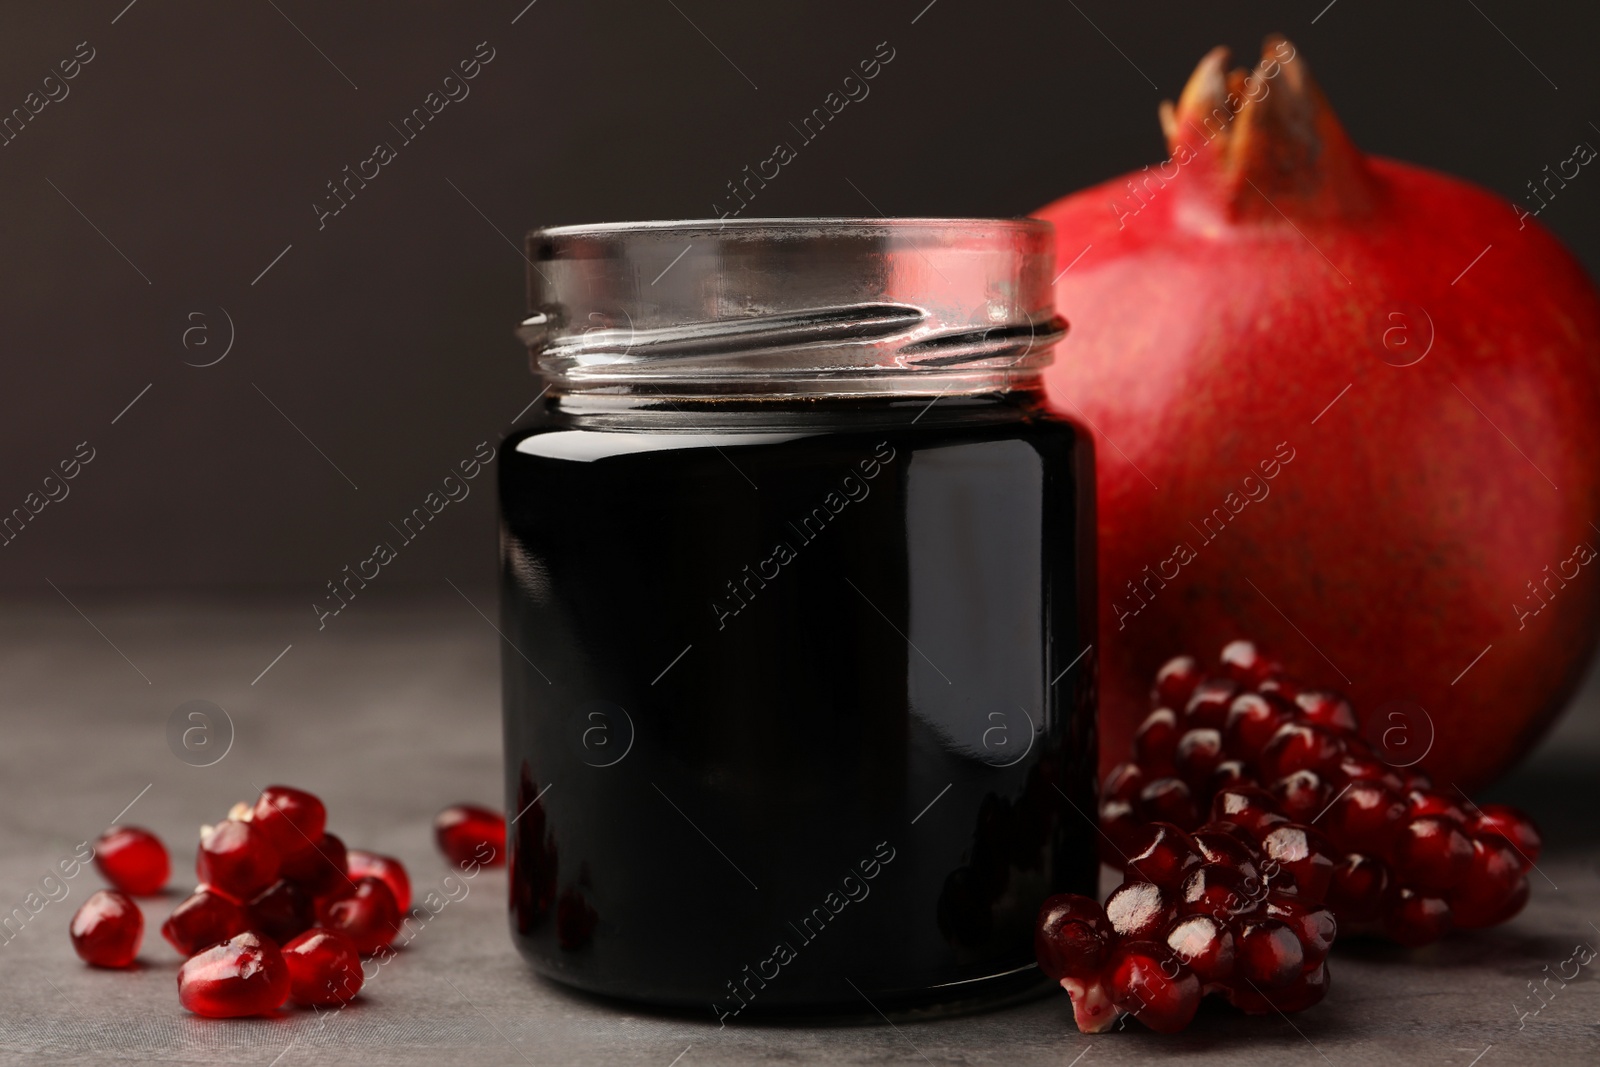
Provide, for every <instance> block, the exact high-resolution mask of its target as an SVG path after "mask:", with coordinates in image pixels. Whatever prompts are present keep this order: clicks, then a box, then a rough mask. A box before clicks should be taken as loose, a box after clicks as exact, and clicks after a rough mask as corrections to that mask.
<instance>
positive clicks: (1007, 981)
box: [529, 960, 1058, 1026]
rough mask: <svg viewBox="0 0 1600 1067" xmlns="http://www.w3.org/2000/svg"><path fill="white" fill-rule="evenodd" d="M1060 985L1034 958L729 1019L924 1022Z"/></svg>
mask: <svg viewBox="0 0 1600 1067" xmlns="http://www.w3.org/2000/svg"><path fill="white" fill-rule="evenodd" d="M529 963H530V968H531V969H532V970H533V972H534V973H535V974H537V975H538V976H539V978H540V979H542V980H544V981H547V982H550V983H551V984H553V985H556V986H559V987H560V988H561V989H562V990H563V991H565V992H567V993H570V994H576V995H578V996H581V997H583V998H584V999H587V1000H593V1001H595V1002H596V1003H598V1004H601V1005H604V1006H607V1007H611V1008H614V1009H617V1010H626V1011H638V1010H641V1009H644V1010H647V1011H652V1012H656V1013H660V1014H662V1015H671V1016H675V1017H689V1018H699V1019H708V1018H709V1019H710V1021H713V1022H714V1021H716V1020H715V1017H714V1016H712V1015H711V1013H709V1012H708V1011H707V1010H706V1008H705V1007H704V1006H702V1005H700V1004H685V1003H672V1002H666V1001H661V1000H654V999H650V998H648V997H639V996H630V995H628V994H626V993H618V992H616V991H615V990H610V989H600V988H597V987H594V986H592V985H589V984H587V983H585V982H583V981H581V980H579V981H574V979H575V978H576V977H577V976H576V975H573V974H571V973H570V972H562V971H556V970H550V969H547V968H545V967H542V966H540V965H539V964H538V962H537V961H534V960H530V961H529ZM1057 988H1058V987H1057V985H1056V983H1055V982H1052V981H1051V980H1050V979H1049V978H1048V977H1047V976H1046V975H1045V974H1044V973H1043V972H1042V971H1040V970H1039V968H1038V967H1037V966H1036V965H1034V964H1031V963H1030V964H1028V965H1027V966H1024V967H1018V968H1015V969H1014V970H1010V971H1002V972H1000V973H998V974H992V975H985V976H984V977H981V978H971V979H967V980H964V981H960V982H947V983H944V984H942V985H937V986H931V987H928V988H925V989H915V990H903V991H886V992H879V991H875V992H874V993H873V994H872V995H871V1000H870V1001H868V1000H867V999H866V997H865V996H853V997H852V996H849V995H847V996H846V997H842V998H840V999H839V1000H838V1001H836V1002H835V1001H818V1002H817V1003H814V1004H776V1005H774V1004H767V1005H762V1004H760V1003H753V1004H751V1005H749V1006H748V1007H747V1008H746V1009H745V1010H743V1011H741V1012H740V1013H739V1015H738V1018H737V1020H734V1019H732V1018H730V1019H729V1022H733V1023H757V1024H760V1023H783V1022H786V1021H796V1020H805V1021H806V1023H807V1024H810V1025H827V1026H859V1025H864V1024H872V1023H879V1022H882V1021H883V1020H884V1019H886V1018H887V1019H888V1020H889V1021H891V1022H897V1023H899V1022H924V1021H931V1020H934V1019H946V1018H951V1017H955V1016H960V1015H974V1014H981V1013H984V1012H990V1011H998V1010H1000V1009H1002V1008H1009V1007H1013V1006H1015V1005H1018V1004H1025V1003H1028V1002H1031V1001H1034V1000H1038V999H1040V998H1041V997H1044V996H1047V995H1049V994H1050V993H1051V992H1052V991H1054V990H1056V989H1057Z"/></svg>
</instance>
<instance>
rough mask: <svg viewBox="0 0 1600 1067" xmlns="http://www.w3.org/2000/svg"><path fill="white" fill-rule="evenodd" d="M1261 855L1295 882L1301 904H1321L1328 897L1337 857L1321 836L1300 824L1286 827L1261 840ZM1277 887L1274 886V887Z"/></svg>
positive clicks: (1286, 825)
mask: <svg viewBox="0 0 1600 1067" xmlns="http://www.w3.org/2000/svg"><path fill="white" fill-rule="evenodd" d="M1261 851H1262V853H1263V854H1264V855H1266V856H1267V857H1268V858H1269V859H1271V860H1273V861H1274V862H1275V863H1277V865H1278V866H1279V867H1280V868H1282V869H1283V871H1284V872H1285V873H1287V874H1288V875H1289V877H1290V878H1291V879H1293V880H1294V887H1295V896H1297V897H1298V898H1299V899H1300V900H1302V901H1304V902H1305V903H1307V904H1321V903H1322V901H1323V899H1324V898H1326V897H1327V895H1328V883H1329V882H1331V881H1332V880H1333V861H1334V858H1335V856H1336V855H1337V853H1335V852H1334V850H1333V845H1332V844H1330V843H1329V842H1328V839H1327V838H1326V837H1323V836H1322V834H1321V833H1319V832H1318V831H1316V830H1314V829H1312V828H1311V827H1309V826H1302V825H1300V824H1299V823H1284V824H1283V825H1282V826H1278V827H1274V828H1273V830H1272V831H1271V832H1270V833H1268V834H1267V835H1266V836H1265V837H1263V838H1262V839H1261ZM1277 884H1278V883H1277V882H1276V881H1274V882H1273V885H1274V887H1276V886H1277Z"/></svg>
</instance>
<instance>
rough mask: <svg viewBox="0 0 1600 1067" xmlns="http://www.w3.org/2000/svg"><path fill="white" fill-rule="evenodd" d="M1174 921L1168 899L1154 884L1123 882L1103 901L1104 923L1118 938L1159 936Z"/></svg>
mask: <svg viewBox="0 0 1600 1067" xmlns="http://www.w3.org/2000/svg"><path fill="white" fill-rule="evenodd" d="M1175 918H1177V908H1176V907H1175V906H1174V905H1173V903H1172V897H1170V896H1168V895H1167V894H1166V893H1165V892H1163V891H1162V889H1161V887H1160V886H1158V885H1156V884H1155V883H1154V882H1123V883H1122V884H1121V885H1119V886H1117V888H1115V889H1113V890H1112V891H1111V895H1110V896H1109V897H1107V898H1106V919H1107V920H1108V921H1109V922H1110V923H1111V929H1112V930H1114V931H1116V933H1117V936H1118V937H1122V938H1124V939H1127V940H1130V941H1131V940H1138V939H1141V938H1150V937H1156V936H1159V935H1160V933H1161V931H1163V930H1165V929H1166V928H1167V926H1168V924H1170V923H1171V922H1172V920H1173V919H1175Z"/></svg>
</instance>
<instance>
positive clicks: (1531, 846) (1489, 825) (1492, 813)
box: [1471, 804, 1544, 873]
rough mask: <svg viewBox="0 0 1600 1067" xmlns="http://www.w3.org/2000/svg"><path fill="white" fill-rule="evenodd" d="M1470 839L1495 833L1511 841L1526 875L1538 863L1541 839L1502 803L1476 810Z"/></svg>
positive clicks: (1525, 819) (1522, 817) (1519, 814)
mask: <svg viewBox="0 0 1600 1067" xmlns="http://www.w3.org/2000/svg"><path fill="white" fill-rule="evenodd" d="M1471 829H1472V836H1474V837H1482V836H1484V835H1485V834H1496V835H1498V836H1500V837H1503V838H1505V839H1506V840H1507V841H1509V842H1511V844H1512V846H1513V847H1514V848H1515V849H1516V851H1517V854H1518V857H1519V858H1520V860H1521V862H1522V866H1523V873H1527V872H1528V871H1529V870H1531V869H1532V868H1533V865H1534V864H1535V863H1538V862H1539V850H1540V849H1542V848H1543V847H1544V842H1543V840H1542V839H1541V838H1540V837H1539V831H1538V830H1537V829H1536V828H1535V827H1534V825H1533V822H1532V821H1531V820H1530V819H1529V818H1528V817H1527V816H1526V815H1524V814H1522V812H1520V811H1518V810H1517V809H1516V808H1512V807H1507V806H1506V805H1504V804H1484V805H1481V806H1480V807H1478V809H1477V810H1476V812H1475V813H1474V817H1473V820H1472V826H1471Z"/></svg>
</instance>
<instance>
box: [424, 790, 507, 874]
mask: <svg viewBox="0 0 1600 1067" xmlns="http://www.w3.org/2000/svg"><path fill="white" fill-rule="evenodd" d="M433 837H434V840H435V841H436V842H438V845H439V851H440V852H443V853H444V854H445V857H446V858H447V859H448V860H449V861H450V862H451V863H453V864H455V865H456V866H458V867H465V866H466V865H468V864H469V863H478V864H481V865H482V866H484V867H498V866H499V865H500V864H502V863H504V862H505V859H506V855H505V854H506V817H505V816H504V815H502V814H500V813H499V812H498V811H490V810H489V809H488V808H480V807H478V806H477V805H475V804H453V805H451V806H450V807H448V808H445V809H444V810H443V811H441V812H440V813H439V814H438V815H437V816H435V817H434V820H433Z"/></svg>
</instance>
